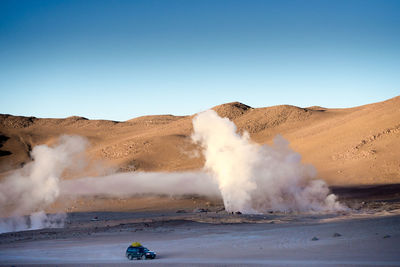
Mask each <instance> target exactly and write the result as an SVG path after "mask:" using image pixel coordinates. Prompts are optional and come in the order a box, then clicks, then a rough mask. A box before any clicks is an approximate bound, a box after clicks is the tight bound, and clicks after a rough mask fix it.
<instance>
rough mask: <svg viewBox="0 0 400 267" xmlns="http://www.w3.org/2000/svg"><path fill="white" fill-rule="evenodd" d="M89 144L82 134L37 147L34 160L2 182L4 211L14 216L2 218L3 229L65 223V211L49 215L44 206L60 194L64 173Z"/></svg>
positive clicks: (0, 193) (0, 195)
mask: <svg viewBox="0 0 400 267" xmlns="http://www.w3.org/2000/svg"><path fill="white" fill-rule="evenodd" d="M86 144H87V142H86V140H85V139H84V138H82V137H79V136H62V137H60V139H59V142H58V144H57V145H56V146H54V147H49V146H47V145H40V146H36V147H34V148H33V150H32V152H31V157H32V159H33V161H32V162H31V163H28V164H26V165H25V166H24V167H23V168H22V169H19V170H15V171H14V172H13V173H12V174H11V175H9V176H8V177H6V179H5V181H4V182H2V183H1V184H0V203H1V206H0V215H1V217H3V216H4V215H5V214H7V215H8V216H10V217H8V218H6V219H2V220H0V232H6V231H15V230H21V229H39V228H43V227H51V226H62V224H63V223H62V222H63V218H64V217H65V215H62V214H60V215H51V216H47V215H46V214H45V213H44V212H43V210H44V209H45V208H46V207H48V206H49V205H50V204H52V203H53V202H54V201H55V200H56V199H57V197H58V196H59V194H60V187H59V180H60V177H61V174H62V173H63V172H64V170H65V169H67V168H69V167H72V166H77V165H79V164H77V162H76V159H77V156H79V155H80V154H81V153H82V152H83V151H84V150H85V148H86ZM23 215H29V216H28V217H26V216H23Z"/></svg>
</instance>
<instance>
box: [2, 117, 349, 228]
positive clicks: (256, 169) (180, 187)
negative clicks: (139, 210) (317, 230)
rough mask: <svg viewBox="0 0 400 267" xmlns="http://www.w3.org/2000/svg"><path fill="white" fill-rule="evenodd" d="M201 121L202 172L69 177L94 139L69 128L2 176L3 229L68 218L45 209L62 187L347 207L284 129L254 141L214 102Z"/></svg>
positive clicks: (261, 208)
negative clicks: (270, 142) (293, 147)
mask: <svg viewBox="0 0 400 267" xmlns="http://www.w3.org/2000/svg"><path fill="white" fill-rule="evenodd" d="M193 128H194V133H193V135H192V138H193V140H194V142H196V143H198V144H200V145H201V147H202V149H203V153H204V156H205V160H206V161H205V166H204V168H203V169H202V170H199V171H197V172H176V173H154V172H153V173H146V172H132V173H118V174H111V175H107V176H102V177H84V178H79V179H72V180H66V181H61V180H60V177H61V176H62V174H63V172H64V171H65V170H66V169H68V168H75V169H76V167H77V166H79V162H81V161H82V157H79V155H82V153H83V152H84V151H85V149H86V146H87V141H86V139H84V138H82V137H79V136H62V137H61V138H60V140H59V142H58V144H57V145H55V146H53V147H49V146H47V145H40V146H36V147H35V148H34V149H33V151H32V153H31V156H32V159H33V161H32V162H31V163H28V164H26V165H25V166H24V167H23V168H22V169H20V170H15V171H14V172H13V173H12V174H11V175H9V176H8V177H6V178H5V180H4V181H3V182H2V183H0V233H1V232H5V231H16V230H22V229H38V228H42V227H57V226H62V224H63V219H64V218H65V216H62V215H61V216H59V215H51V216H50V215H46V214H45V213H44V212H43V210H45V209H46V207H48V206H49V205H50V204H52V203H53V202H54V201H55V200H56V199H57V198H58V196H59V195H60V194H62V195H68V196H95V195H104V196H120V197H126V196H133V195H137V194H163V195H165V194H166V195H187V194H198V195H204V196H217V197H221V196H222V198H223V201H224V205H225V209H226V210H227V211H241V212H242V213H264V212H268V211H299V212H302V211H306V212H308V211H311V212H320V211H337V210H342V209H344V207H343V206H342V205H341V204H339V203H338V202H337V201H336V196H335V195H333V194H330V193H329V189H328V186H327V185H326V183H325V182H323V181H321V180H316V179H315V175H316V173H315V170H314V168H313V167H312V166H310V165H304V164H302V163H301V157H300V155H299V154H298V153H296V152H294V151H293V150H291V149H290V148H289V146H288V142H287V141H286V140H285V139H283V138H282V137H280V136H277V137H276V138H275V140H274V144H273V145H272V146H268V145H258V144H255V143H252V142H251V140H250V138H249V135H248V134H247V133H244V134H239V133H237V129H236V126H235V124H234V123H233V122H231V121H230V120H229V119H227V118H221V117H219V116H218V115H217V113H215V112H214V111H211V110H209V111H206V112H203V113H200V114H198V115H197V116H196V117H195V118H194V119H193ZM10 210H12V212H11V214H10V212H9V211H10ZM22 215H29V216H28V217H27V216H25V217H22ZM7 216H8V217H7ZM10 216H11V217H10ZM1 217H7V218H3V219H1Z"/></svg>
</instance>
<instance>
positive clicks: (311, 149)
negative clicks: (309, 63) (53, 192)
mask: <svg viewBox="0 0 400 267" xmlns="http://www.w3.org/2000/svg"><path fill="white" fill-rule="evenodd" d="M213 109H214V110H215V111H216V112H217V113H218V114H219V115H220V116H223V117H227V118H229V119H231V120H233V121H234V122H235V124H236V125H237V126H238V129H239V131H241V132H242V131H247V132H248V133H249V134H250V136H251V138H252V140H253V141H255V142H257V143H260V144H264V143H271V142H272V140H273V138H274V136H276V135H277V134H281V135H283V136H284V137H285V138H286V139H288V140H289V141H290V144H291V146H292V148H293V149H294V150H296V151H297V152H299V153H300V154H301V155H302V156H303V161H304V162H307V163H311V164H313V165H314V166H315V167H316V168H317V170H318V176H319V177H320V178H322V179H324V180H326V181H327V182H329V183H330V184H379V183H399V182H400V97H395V98H393V99H390V100H387V101H384V102H379V103H374V104H370V105H365V106H360V107H355V108H348V109H326V108H323V107H318V106H313V107H309V108H299V107H295V106H289V105H282V106H273V107H266V108H252V107H249V106H247V105H245V104H242V103H239V102H233V103H227V104H223V105H220V106H216V107H214V108H213ZM192 118H193V116H172V115H159V116H144V117H139V118H134V119H131V120H128V121H125V122H116V121H105V120H88V119H86V118H83V117H76V116H74V117H68V118H66V119H39V118H35V117H20V116H11V115H0V172H1V173H2V174H3V175H4V174H6V173H7V171H9V170H12V169H15V168H19V167H20V166H23V164H25V163H26V162H29V161H30V160H31V159H30V157H29V152H30V150H31V149H32V147H34V146H35V145H39V144H51V143H52V142H54V141H55V140H56V139H57V137H58V136H60V135H62V134H78V135H82V136H85V137H87V138H88V139H89V141H90V147H89V149H88V156H89V158H91V159H92V161H93V162H100V163H101V164H102V165H104V166H107V167H113V168H115V169H117V170H120V171H134V170H140V171H181V170H190V169H198V168H201V167H202V165H203V158H202V157H201V154H200V153H199V150H198V147H196V146H195V145H193V144H192V142H191V138H190V135H191V133H192V123H191V119H192Z"/></svg>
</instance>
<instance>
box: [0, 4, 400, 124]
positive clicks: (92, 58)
mask: <svg viewBox="0 0 400 267" xmlns="http://www.w3.org/2000/svg"><path fill="white" fill-rule="evenodd" d="M0 90H1V95H0V113H9V114H14V115H26V116H36V117H67V116H71V115H79V116H85V117H88V118H91V119H96V118H103V119H112V120H127V119H130V118H132V117H136V116H141V115H146V114H175V115H183V114H193V113H195V112H198V111H201V110H205V109H207V108H209V107H212V106H214V105H218V104H222V103H226V102H231V101H240V102H243V103H246V104H248V105H251V106H253V107H264V106H271V105H278V104H292V105H297V106H302V107H306V106H312V105H321V106H326V107H351V106H357V105H362V104H367V103H371V102H377V101H381V100H385V99H388V98H391V97H394V96H396V95H400V1H396V0H395V1H384V0H376V1H368V0H360V1H352V0H345V1H325V0H319V1H312V0H308V1H280V0H279V1H278V0H276V1H245V0H243V1H222V0H201V1H200V0H199V1H194V0H193V1H192V0H189V1H188V0H181V1H174V0H170V1H168V0H159V1H152V0H143V1H133V0H132V1H98V0H96V1H84V0H80V1H57V0H49V1H40V0H31V1H22V0H18V1H7V0H1V1H0Z"/></svg>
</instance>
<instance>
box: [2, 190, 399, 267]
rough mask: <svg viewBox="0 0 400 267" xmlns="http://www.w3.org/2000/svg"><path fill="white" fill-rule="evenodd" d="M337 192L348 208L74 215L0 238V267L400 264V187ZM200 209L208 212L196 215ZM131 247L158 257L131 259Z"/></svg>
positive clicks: (179, 205)
mask: <svg viewBox="0 0 400 267" xmlns="http://www.w3.org/2000/svg"><path fill="white" fill-rule="evenodd" d="M333 191H334V192H335V193H337V194H338V195H339V198H340V200H341V201H342V202H343V203H345V204H347V205H348V206H350V207H351V210H349V211H347V212H340V213H334V214H293V213H288V214H286V213H268V214H264V215H239V214H228V213H226V212H225V211H219V210H220V208H221V206H220V205H221V204H219V203H218V201H217V202H215V203H214V202H213V201H206V199H200V198H189V199H175V200H174V199H170V200H169V202H167V203H169V204H172V203H174V205H172V206H171V207H170V208H168V207H166V208H164V209H160V208H159V210H156V208H155V207H153V208H149V209H148V210H140V209H139V206H137V207H136V210H134V211H129V212H122V211H118V212H106V211H96V212H88V211H81V212H73V213H69V214H68V218H67V223H66V225H65V227H64V228H60V229H42V230H35V231H24V232H17V233H5V234H1V235H0V265H4V266H11V265H14V266H21V265H32V264H36V265H37V266H39V265H45V264H48V265H57V266H64V265H65V266H67V265H69V266H108V265H128V264H146V265H158V266H163V265H169V266H247V265H254V266H257V265H267V266H370V265H372V266H400V195H399V193H400V186H398V185H393V186H387V185H386V186H376V187H367V188H366V187H352V188H333ZM163 199H164V200H165V199H166V198H160V199H159V201H162V200H163ZM194 202H195V203H194ZM154 203H155V205H158V206H159V202H157V201H155V202H154ZM138 205H139V204H138ZM195 205H197V206H198V207H201V208H207V207H208V209H209V212H202V213H199V212H193V207H194V206H195ZM207 205H208V206H207ZM172 208H174V209H177V210H184V211H185V212H184V213H177V212H176V211H177V210H172ZM94 217H98V221H92V220H91V219H93V218H94ZM335 233H339V234H340V236H336V237H335V236H334V234H335ZM313 237H317V238H318V240H315V241H313V240H312V239H313ZM133 241H140V242H142V243H143V244H144V245H145V246H147V247H148V248H149V249H151V250H154V251H156V252H157V258H156V259H155V260H148V261H136V260H134V261H129V260H128V259H127V258H126V257H125V256H124V253H125V250H126V247H127V246H128V245H129V244H130V243H131V242H133Z"/></svg>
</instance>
